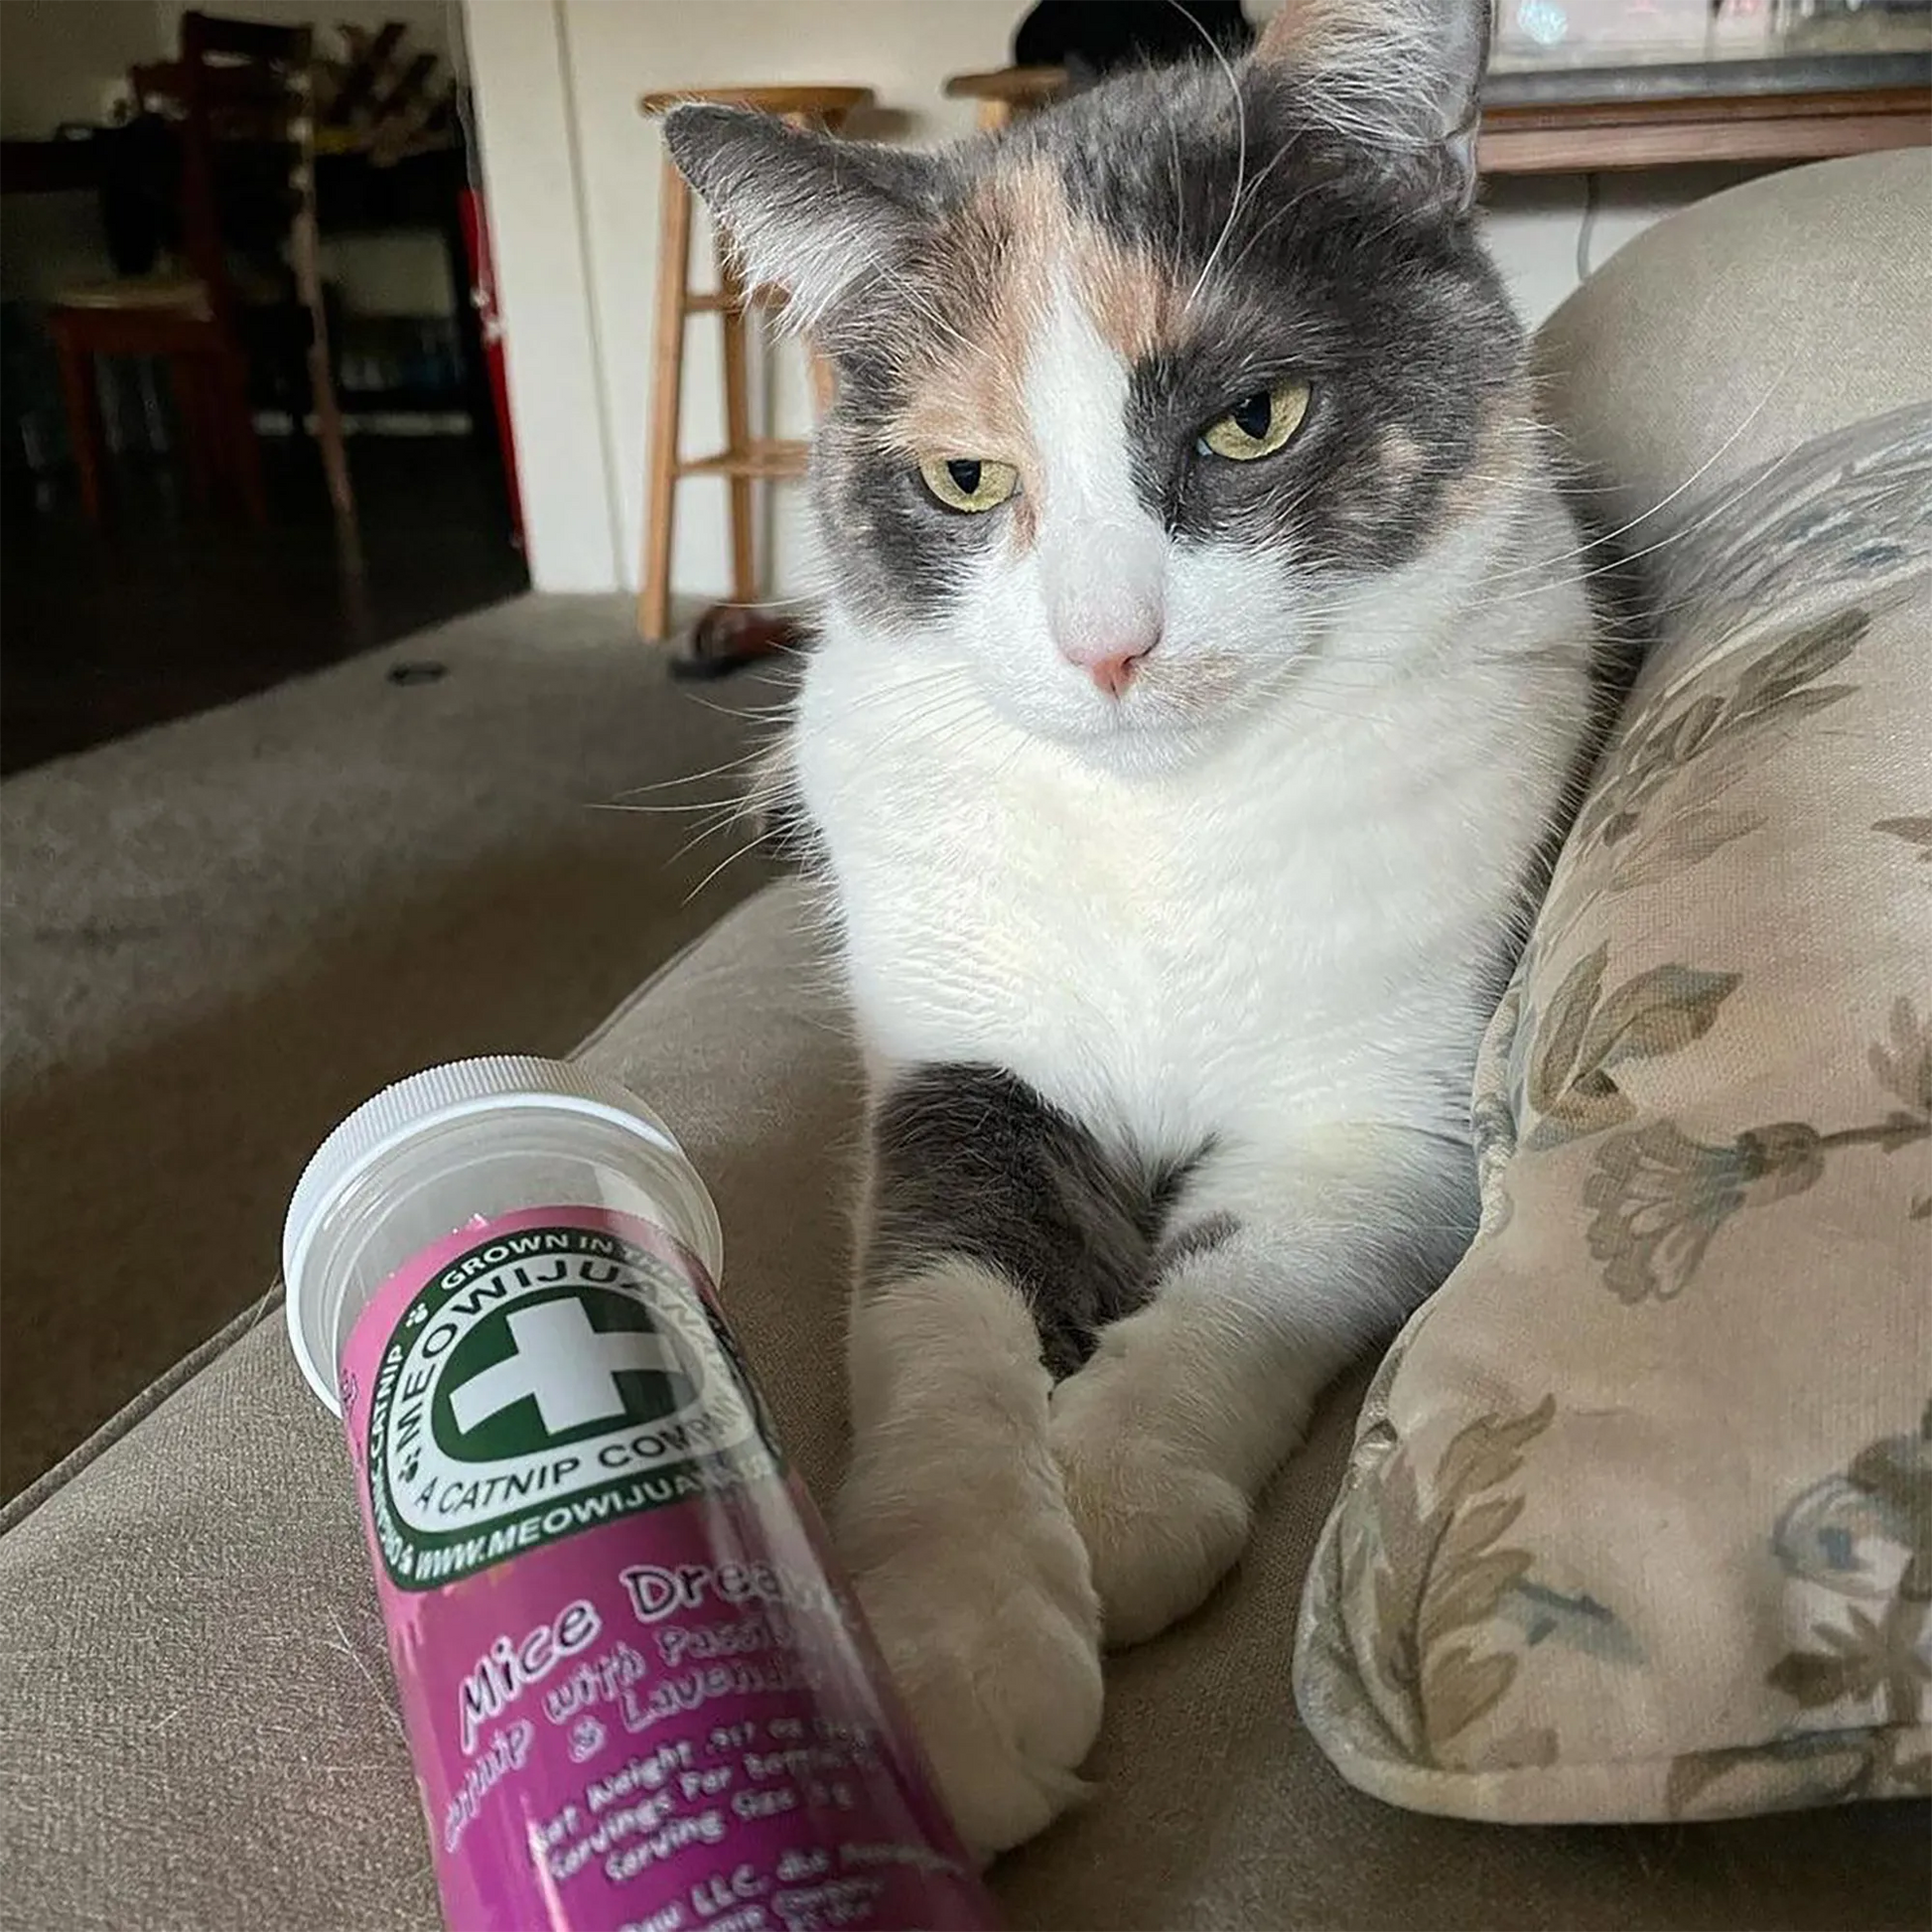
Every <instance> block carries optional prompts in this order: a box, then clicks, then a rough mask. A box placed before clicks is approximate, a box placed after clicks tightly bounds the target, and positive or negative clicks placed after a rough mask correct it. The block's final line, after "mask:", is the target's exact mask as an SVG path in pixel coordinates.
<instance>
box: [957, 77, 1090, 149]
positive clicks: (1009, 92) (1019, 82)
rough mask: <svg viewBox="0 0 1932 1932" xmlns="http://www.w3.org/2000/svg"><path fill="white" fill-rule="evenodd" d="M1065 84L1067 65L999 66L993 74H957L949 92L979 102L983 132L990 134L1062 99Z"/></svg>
mask: <svg viewBox="0 0 1932 1932" xmlns="http://www.w3.org/2000/svg"><path fill="white" fill-rule="evenodd" d="M1065 85H1066V69H1064V68H999V69H995V70H994V71H993V72H991V73H956V74H954V75H953V77H952V78H951V79H950V80H948V81H947V82H946V87H945V92H946V97H947V99H949V100H973V101H977V102H978V103H979V107H978V110H977V115H976V118H977V122H978V125H979V128H980V131H981V132H982V133H985V134H990V133H994V132H996V131H997V130H998V129H1000V128H1003V127H1010V126H1011V125H1012V124H1013V123H1014V122H1015V121H1017V120H1018V119H1019V118H1020V116H1021V115H1022V114H1029V113H1032V112H1033V110H1034V109H1035V107H1044V106H1046V105H1047V104H1048V102H1050V101H1053V100H1056V99H1058V98H1059V95H1060V91H1061V89H1062V88H1064V87H1065Z"/></svg>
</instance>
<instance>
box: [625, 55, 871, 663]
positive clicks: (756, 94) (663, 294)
mask: <svg viewBox="0 0 1932 1932" xmlns="http://www.w3.org/2000/svg"><path fill="white" fill-rule="evenodd" d="M872 99H873V91H872V89H871V88H870V87H830V86H823V87H821V86H798V87H678V88H673V89H670V90H668V91H666V92H662V93H651V94H645V95H644V96H643V98H642V99H641V100H640V101H639V102H638V103H637V104H638V107H639V109H640V110H641V111H642V112H643V113H645V114H650V115H656V114H661V113H663V112H664V110H665V109H666V108H668V107H674V106H676V104H677V103H678V102H679V101H681V100H712V101H725V102H728V103H730V104H732V105H735V106H740V107H756V108H759V110H761V111H762V112H764V113H767V114H776V115H778V116H779V117H780V118H782V119H784V120H786V121H789V122H790V123H791V124H792V125H793V126H794V127H804V126H817V127H823V128H827V129H831V130H834V131H836V130H837V129H838V128H839V127H840V126H842V125H843V124H844V122H845V120H846V117H847V116H848V115H850V114H851V113H852V112H853V110H854V109H855V108H859V107H864V106H867V105H869V104H870V103H871V101H872ZM781 299H782V298H781V297H780V296H779V295H778V294H777V292H776V291H772V290H753V291H748V290H747V289H745V288H744V287H743V286H742V285H741V284H740V282H739V279H738V276H737V273H736V271H735V270H734V269H733V267H732V264H731V263H730V261H729V260H727V259H726V258H725V257H724V255H723V254H722V253H721V255H720V257H719V262H718V287H717V289H716V290H715V291H708V292H707V291H696V290H693V288H692V287H691V190H690V187H689V185H688V184H687V183H686V181H685V179H684V177H683V176H682V175H680V174H679V173H678V171H677V170H676V168H674V167H673V166H672V165H671V163H670V160H669V158H668V157H667V158H666V160H665V162H664V186H663V200H662V203H661V205H660V213H659V217H658V255H657V314H656V324H655V334H654V341H653V344H652V351H651V417H650V439H649V444H648V447H647V449H646V452H645V458H644V495H645V507H644V557H643V589H642V591H641V592H640V594H639V596H638V599H637V634H638V635H639V636H640V637H641V638H643V639H644V640H645V641H646V642H647V643H656V642H658V641H660V640H661V639H662V638H663V637H664V635H665V634H666V632H667V631H668V629H669V627H670V618H671V532H672V522H673V511H674V509H675V506H676V496H677V486H678V484H679V483H680V482H681V481H683V479H685V478H686V477H723V478H725V479H727V481H728V482H729V483H730V485H731V540H732V597H733V599H734V600H735V601H736V602H737V603H740V604H751V603H753V602H754V601H755V600H756V598H757V596H758V563H757V556H756V546H755V543H754V531H753V527H752V485H753V483H771V482H776V481H779V480H781V479H783V478H786V477H796V476H799V475H801V474H802V473H803V471H804V468H805V458H806V448H807V446H806V445H805V444H803V443H801V442H796V441H790V440H786V439H783V438H775V437H755V436H753V434H752V418H751V398H750V390H749V388H748V385H747V369H746V353H745V318H746V315H747V314H748V313H749V311H750V310H751V309H752V308H753V307H754V306H755V305H757V304H763V305H765V306H770V305H772V304H774V303H776V302H777V301H779V300H781ZM694 315H715V316H717V318H718V321H719V324H720V327H721V328H722V330H723V332H724V378H725V447H724V449H723V450H721V451H719V452H718V453H717V454H715V455H713V456H705V457H697V458H685V457H682V456H681V455H680V454H679V443H678V412H679V408H680V406H681V401H682V396H683V388H684V331H685V322H686V320H687V318H689V317H691V316H694ZM829 384H830V376H829V372H828V371H827V370H826V368H825V366H824V364H823V363H822V362H820V361H819V360H818V358H817V357H816V356H814V357H813V358H812V389H813V394H814V396H815V398H816V400H817V402H818V405H819V406H820V407H821V408H822V407H823V406H824V405H825V402H826V400H827V399H828V397H829V394H830V387H829Z"/></svg>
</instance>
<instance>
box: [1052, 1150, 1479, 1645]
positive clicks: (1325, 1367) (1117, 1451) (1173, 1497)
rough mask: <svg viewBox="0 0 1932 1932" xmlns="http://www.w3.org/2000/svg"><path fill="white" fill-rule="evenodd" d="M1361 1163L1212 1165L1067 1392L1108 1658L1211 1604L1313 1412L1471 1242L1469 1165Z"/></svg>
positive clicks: (1459, 1156)
mask: <svg viewBox="0 0 1932 1932" xmlns="http://www.w3.org/2000/svg"><path fill="white" fill-rule="evenodd" d="M1361 1154H1362V1157H1363V1158H1362V1159H1361V1160H1360V1161H1359V1162H1358V1163H1356V1164H1352V1165H1346V1166H1337V1165H1335V1164H1334V1162H1333V1160H1332V1157H1331V1158H1330V1159H1329V1160H1326V1161H1323V1162H1322V1163H1320V1165H1318V1166H1317V1165H1316V1164H1315V1163H1314V1162H1313V1161H1311V1160H1296V1159H1294V1158H1292V1157H1279V1156H1278V1157H1271V1158H1268V1159H1261V1158H1258V1157H1257V1156H1256V1155H1255V1154H1253V1153H1252V1152H1249V1151H1244V1150H1239V1149H1224V1150H1219V1151H1217V1152H1216V1153H1214V1154H1211V1155H1210V1156H1209V1157H1208V1158H1207V1159H1206V1160H1205V1161H1204V1162H1203V1163H1202V1164H1201V1166H1200V1167H1199V1168H1198V1169H1197V1170H1196V1171H1195V1173H1193V1174H1192V1175H1191V1176H1190V1178H1189V1181H1188V1185H1187V1187H1186V1190H1185V1193H1184V1196H1183V1198H1182V1201H1181V1202H1180V1205H1179V1211H1178V1213H1177V1214H1176V1216H1175V1218H1174V1221H1173V1229H1174V1236H1173V1243H1172V1246H1171V1249H1170V1253H1169V1256H1168V1258H1167V1259H1166V1260H1165V1262H1163V1263H1162V1264H1160V1265H1159V1268H1158V1275H1157V1280H1156V1284H1155V1292H1154V1295H1153V1298H1152V1299H1151V1300H1150V1301H1149V1302H1148V1303H1147V1304H1146V1305H1145V1306H1144V1307H1142V1308H1141V1309H1139V1310H1137V1311H1135V1312H1134V1313H1132V1314H1129V1315H1127V1316H1125V1317H1124V1318H1123V1319H1121V1320H1119V1321H1116V1322H1114V1323H1113V1324H1111V1325H1110V1326H1109V1327H1107V1328H1105V1329H1103V1330H1102V1332H1101V1335H1100V1339H1099V1343H1098V1346H1097V1347H1096V1349H1095V1351H1094V1354H1093V1357H1092V1359H1091V1360H1090V1361H1088V1362H1087V1364H1086V1365H1085V1367H1083V1368H1082V1369H1081V1370H1080V1371H1079V1372H1078V1373H1077V1374H1075V1375H1073V1376H1070V1377H1068V1378H1067V1379H1066V1380H1065V1381H1063V1382H1061V1383H1060V1384H1058V1386H1057V1387H1056V1388H1055V1389H1054V1391H1053V1394H1052V1396H1051V1398H1050V1402H1049V1411H1050V1423H1049V1430H1050V1435H1051V1439H1052V1443H1053V1449H1054V1453H1055V1455H1056V1457H1057V1459H1058V1461H1059V1464H1060V1468H1061V1471H1062V1473H1063V1475H1064V1477H1065V1480H1066V1488H1067V1500H1068V1503H1069V1505H1070V1507H1071V1509H1072V1511H1073V1515H1074V1518H1075V1520H1076V1521H1077V1522H1078V1523H1079V1525H1080V1530H1081V1535H1082V1538H1083V1540H1084V1541H1085V1543H1086V1545H1087V1550H1088V1554H1089V1557H1090V1560H1091V1562H1092V1566H1093V1580H1094V1586H1095V1587H1096V1589H1097V1590H1098V1592H1099V1595H1100V1599H1101V1604H1102V1616H1103V1623H1104V1627H1105V1635H1106V1640H1107V1642H1108V1643H1110V1644H1113V1645H1120V1644H1131V1643H1139V1642H1141V1641H1142V1640H1143V1639H1145V1638H1147V1637H1151V1636H1153V1635H1154V1634H1155V1633H1156V1632H1157V1631H1160V1630H1163V1629H1165V1628H1166V1627H1167V1626H1168V1625H1169V1624H1170V1623H1172V1622H1173V1621H1174V1620H1175V1619H1176V1618H1177V1617H1180V1616H1184V1615H1185V1614H1186V1613H1187V1612H1188V1611H1189V1610H1191V1609H1192V1608H1194V1606H1195V1605H1196V1604H1197V1603H1199V1602H1200V1601H1201V1599H1202V1598H1203V1597H1204V1596H1206V1594H1207V1592H1208V1591H1209V1590H1210V1589H1211V1588H1212V1587H1214V1584H1215V1583H1216V1582H1217V1581H1218V1580H1219V1578H1220V1577H1221V1575H1222V1574H1223V1573H1224V1572H1225V1571H1226V1570H1227V1569H1228V1567H1229V1566H1230V1565H1231V1564H1232V1563H1233V1562H1234V1560H1235V1558H1236V1557H1237V1556H1238V1555H1239V1554H1240V1552H1241V1548H1242V1545H1243V1544H1244V1543H1245V1542H1246V1541H1247V1535H1248V1525H1249V1519H1250V1515H1251V1511H1252V1507H1253V1503H1254V1500H1255V1498H1256V1496H1257V1495H1258V1494H1259V1493H1260V1490H1261V1488H1262V1486H1263V1484H1264V1483H1266V1481H1267V1480H1268V1478H1269V1476H1270V1475H1271V1474H1272V1473H1273V1472H1274V1470H1275V1468H1276V1467H1277V1466H1278V1465H1279V1464H1280V1462H1281V1461H1282V1460H1283V1458H1284V1457H1285V1456H1286V1455H1287V1454H1288V1453H1289V1451H1290V1450H1291V1449H1294V1448H1295V1446H1296V1445H1297V1444H1298V1443H1299V1442H1300V1441H1301V1439H1302V1436H1303V1434H1304V1433H1305V1431H1306V1429H1307V1427H1308V1421H1309V1417H1310V1414H1311V1411H1312V1409H1313V1407H1314V1402H1315V1398H1316V1397H1317V1396H1318V1395H1319V1393H1320V1392H1321V1390H1322V1389H1323V1388H1324V1387H1325V1386H1326V1384H1327V1383H1328V1382H1329V1381H1330V1380H1332V1379H1333V1377H1334V1376H1335V1375H1336V1374H1337V1373H1338V1372H1339V1371H1340V1370H1341V1369H1342V1368H1343V1367H1345V1366H1346V1365H1347V1364H1348V1363H1349V1362H1350V1361H1352V1360H1354V1359H1356V1358H1357V1357H1359V1356H1360V1355H1361V1354H1363V1353H1364V1352H1365V1351H1366V1350H1367V1349H1368V1348H1369V1347H1370V1345H1371V1344H1372V1343H1374V1342H1375V1341H1376V1340H1377V1339H1379V1338H1382V1337H1384V1336H1386V1335H1387V1334H1388V1332H1389V1331H1390V1330H1391V1329H1392V1328H1393V1327H1394V1326H1395V1325H1396V1324H1397V1323H1398V1322H1399V1321H1400V1320H1401V1319H1402V1317H1403V1316H1404V1315H1406V1314H1407V1313H1408V1312H1409V1311H1410V1310H1412V1309H1413V1308H1414V1307H1415V1306H1416V1305H1417V1304H1418V1303H1419V1302H1420V1301H1421V1300H1422V1299H1423V1297H1424V1296H1426V1295H1427V1294H1428V1293H1429V1291H1430V1290H1431V1289H1433V1288H1434V1287H1435V1286H1436V1285H1437V1284H1438V1283H1440V1282H1441V1281H1442V1279H1443V1278H1444V1276H1446V1275H1447V1274H1448V1272H1449V1269H1450V1268H1451V1267H1452V1266H1453V1265H1454V1263H1455V1259H1456V1257H1457V1256H1458V1255H1459V1254H1460V1253H1461V1250H1462V1248H1463V1247H1464V1246H1465V1245H1466V1244H1467V1241H1468V1239H1469V1237H1470V1235H1471V1234H1472V1233H1473V1232H1474V1225H1475V1213H1474V1194H1473V1181H1472V1175H1471V1168H1470V1157H1469V1154H1468V1151H1467V1149H1466V1148H1465V1147H1463V1146H1461V1145H1460V1144H1457V1143H1453V1142H1449V1141H1447V1140H1435V1139H1432V1138H1430V1137H1424V1136H1415V1137H1408V1136H1405V1137H1401V1138H1400V1139H1396V1140H1394V1141H1392V1142H1390V1143H1385V1144H1382V1145H1379V1146H1378V1145H1375V1144H1374V1143H1368V1144H1365V1145H1364V1147H1363V1148H1362V1150H1361Z"/></svg>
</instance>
